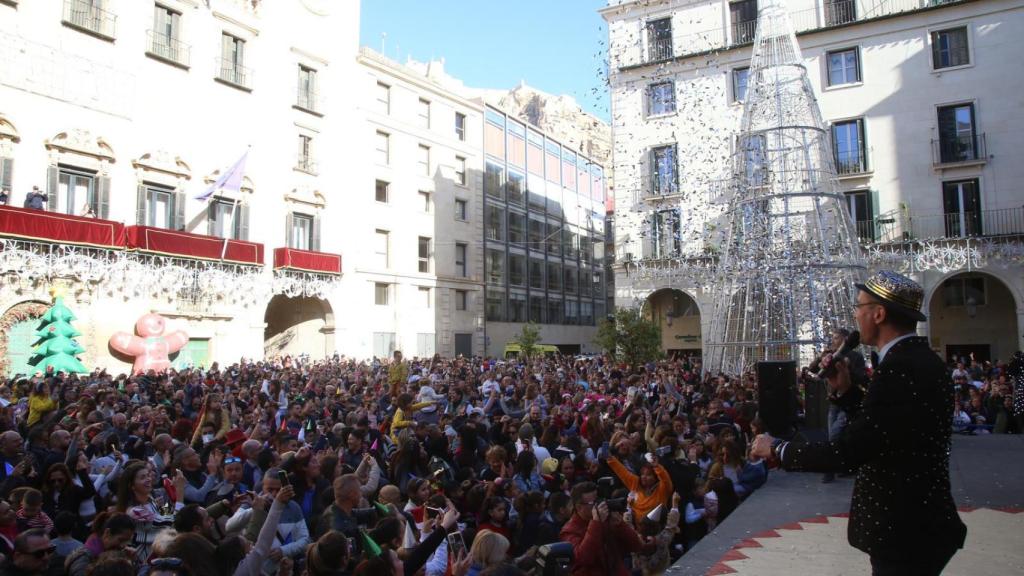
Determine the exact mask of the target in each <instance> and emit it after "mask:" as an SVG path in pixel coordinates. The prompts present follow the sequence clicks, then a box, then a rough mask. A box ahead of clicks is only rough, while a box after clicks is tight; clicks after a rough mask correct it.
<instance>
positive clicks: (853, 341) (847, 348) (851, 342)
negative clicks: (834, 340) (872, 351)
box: [817, 330, 860, 378]
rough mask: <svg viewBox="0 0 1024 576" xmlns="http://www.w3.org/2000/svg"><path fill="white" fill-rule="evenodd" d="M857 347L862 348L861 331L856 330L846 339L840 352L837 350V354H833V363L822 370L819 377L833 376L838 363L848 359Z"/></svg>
mask: <svg viewBox="0 0 1024 576" xmlns="http://www.w3.org/2000/svg"><path fill="white" fill-rule="evenodd" d="M857 346H860V331H859V330H854V331H853V332H850V335H849V336H847V337H846V340H845V341H844V342H843V345H842V346H840V347H839V350H836V351H835V352H833V353H832V361H831V362H829V364H828V366H827V367H825V368H822V369H821V370H819V371H818V374H817V377H818V378H824V377H826V376H831V375H832V374H834V373H835V371H836V369H835V365H836V362H838V361H840V360H842V359H844V358H846V356H847V355H848V354H849V353H850V352H852V351H853V349H854V348H856V347H857Z"/></svg>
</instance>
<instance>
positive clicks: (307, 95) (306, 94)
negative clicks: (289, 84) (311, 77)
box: [295, 85, 320, 112]
mask: <svg viewBox="0 0 1024 576" xmlns="http://www.w3.org/2000/svg"><path fill="white" fill-rule="evenodd" d="M295 105H296V106H298V107H299V108H302V109H303V110H309V111H310V112H319V111H320V95H319V94H318V93H317V92H316V90H311V89H309V88H306V87H304V86H301V85H300V86H299V89H298V91H297V92H296V96H295Z"/></svg>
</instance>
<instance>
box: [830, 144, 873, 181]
mask: <svg viewBox="0 0 1024 576" xmlns="http://www.w3.org/2000/svg"><path fill="white" fill-rule="evenodd" d="M867 170H868V163H867V157H866V156H865V154H863V153H861V151H859V150H858V151H854V152H850V153H848V154H844V155H842V156H840V157H839V158H836V174H839V175H840V176H848V175H851V174H863V173H864V172H867Z"/></svg>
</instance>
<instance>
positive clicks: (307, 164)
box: [295, 154, 319, 176]
mask: <svg viewBox="0 0 1024 576" xmlns="http://www.w3.org/2000/svg"><path fill="white" fill-rule="evenodd" d="M295 169H296V170H298V171H300V172H305V173H306V174H313V175H314V176H315V175H317V174H318V173H319V166H318V165H317V163H316V160H313V157H312V156H310V155H308V154H299V156H298V158H297V159H296V161H295Z"/></svg>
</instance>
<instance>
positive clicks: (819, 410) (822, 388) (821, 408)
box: [804, 377, 828, 433]
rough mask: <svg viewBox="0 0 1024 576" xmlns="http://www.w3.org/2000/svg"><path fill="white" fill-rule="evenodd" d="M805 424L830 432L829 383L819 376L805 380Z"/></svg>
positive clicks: (810, 427)
mask: <svg viewBox="0 0 1024 576" xmlns="http://www.w3.org/2000/svg"><path fill="white" fill-rule="evenodd" d="M804 425H805V426H807V428H809V429H811V430H824V431H825V432H826V433H827V432H828V384H827V383H825V381H824V380H821V379H819V378H813V377H808V378H807V379H806V380H804Z"/></svg>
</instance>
